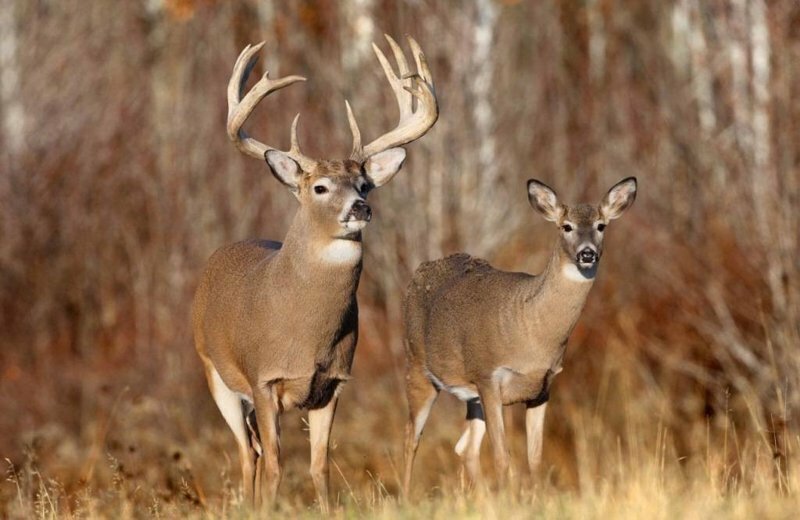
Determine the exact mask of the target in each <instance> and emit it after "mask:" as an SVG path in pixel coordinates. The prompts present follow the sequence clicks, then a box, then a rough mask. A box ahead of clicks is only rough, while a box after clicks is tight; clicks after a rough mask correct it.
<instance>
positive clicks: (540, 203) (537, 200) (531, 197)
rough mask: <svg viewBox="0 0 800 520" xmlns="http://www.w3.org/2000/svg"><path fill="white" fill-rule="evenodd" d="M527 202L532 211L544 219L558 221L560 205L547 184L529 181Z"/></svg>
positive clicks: (533, 180) (560, 210) (554, 193)
mask: <svg viewBox="0 0 800 520" xmlns="http://www.w3.org/2000/svg"><path fill="white" fill-rule="evenodd" d="M528 201H529V202H530V203H531V206H533V209H535V210H536V211H538V212H539V213H541V214H542V216H543V217H544V218H545V219H547V220H549V221H551V222H558V219H559V218H561V213H562V211H563V209H562V207H561V204H559V203H558V197H556V192H555V191H553V188H551V187H550V186H548V185H547V184H545V183H543V182H540V181H537V180H536V179H531V180H529V181H528Z"/></svg>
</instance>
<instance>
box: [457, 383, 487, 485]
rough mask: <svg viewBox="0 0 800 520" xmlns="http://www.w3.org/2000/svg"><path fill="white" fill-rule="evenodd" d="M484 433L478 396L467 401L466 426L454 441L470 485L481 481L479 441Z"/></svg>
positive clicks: (484, 422) (484, 424) (484, 426)
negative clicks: (456, 440) (459, 436)
mask: <svg viewBox="0 0 800 520" xmlns="http://www.w3.org/2000/svg"><path fill="white" fill-rule="evenodd" d="M485 433H486V421H485V419H484V415H483V407H482V406H481V401H480V399H478V398H475V399H470V400H469V401H467V426H466V428H465V429H464V433H463V434H462V435H461V438H460V439H458V442H457V443H456V448H455V451H456V453H457V454H458V456H459V457H461V460H462V461H463V463H464V468H465V469H466V471H467V477H468V479H469V484H470V485H471V486H475V485H477V484H478V483H479V482H480V481H481V443H482V442H483V435H484V434H485Z"/></svg>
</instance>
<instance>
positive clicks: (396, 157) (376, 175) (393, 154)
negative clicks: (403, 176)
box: [364, 148, 406, 188]
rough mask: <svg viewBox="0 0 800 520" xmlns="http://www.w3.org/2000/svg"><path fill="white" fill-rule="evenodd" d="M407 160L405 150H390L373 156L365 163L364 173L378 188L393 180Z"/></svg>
mask: <svg viewBox="0 0 800 520" xmlns="http://www.w3.org/2000/svg"><path fill="white" fill-rule="evenodd" d="M405 160H406V151H405V150H404V149H403V148H389V149H388V150H384V151H382V152H378V153H376V154H374V155H371V156H370V157H369V158H368V159H367V160H366V161H364V171H365V172H366V174H367V177H368V178H369V180H370V181H372V184H373V185H374V186H375V187H376V188H377V187H378V186H383V185H384V184H386V183H387V182H389V181H390V180H392V177H394V176H395V174H396V173H397V172H399V171H400V167H401V166H403V161H405Z"/></svg>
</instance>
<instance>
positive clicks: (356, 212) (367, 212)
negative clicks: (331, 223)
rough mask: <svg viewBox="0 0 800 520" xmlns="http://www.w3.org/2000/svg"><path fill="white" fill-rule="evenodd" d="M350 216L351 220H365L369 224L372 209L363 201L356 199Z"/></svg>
mask: <svg viewBox="0 0 800 520" xmlns="http://www.w3.org/2000/svg"><path fill="white" fill-rule="evenodd" d="M350 216H351V217H352V218H353V220H366V221H367V222H369V221H370V220H372V208H370V207H369V204H367V203H366V202H364V201H363V200H361V199H358V200H357V201H355V202H354V203H353V206H352V207H351V208H350Z"/></svg>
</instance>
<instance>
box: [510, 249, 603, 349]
mask: <svg viewBox="0 0 800 520" xmlns="http://www.w3.org/2000/svg"><path fill="white" fill-rule="evenodd" d="M596 272H597V266H596V265H595V267H594V269H593V270H592V271H591V272H589V273H582V272H581V271H580V270H579V269H578V268H577V267H576V266H575V264H574V263H573V262H572V260H571V259H569V258H567V257H566V255H564V254H563V253H562V252H561V251H560V249H559V248H556V250H555V251H554V252H553V254H552V256H551V257H550V261H549V262H548V264H547V267H546V268H545V270H544V272H543V273H542V274H541V275H539V276H537V277H535V278H534V279H533V280H532V281H531V283H530V284H529V286H528V287H526V288H525V291H524V307H525V309H524V313H525V315H526V320H525V321H526V322H527V323H529V324H530V325H531V326H532V330H533V331H535V334H536V335H537V337H541V336H542V335H543V334H544V335H546V336H547V337H546V338H544V339H545V343H547V344H549V345H552V346H554V347H556V348H560V346H561V345H563V344H564V343H565V342H566V341H567V338H568V337H569V335H570V333H571V332H572V329H573V328H574V327H575V324H576V323H577V321H578V318H579V317H580V314H581V311H582V310H583V306H584V304H585V303H586V298H587V296H588V295H589V290H590V289H591V288H592V285H593V284H594V279H595V275H596Z"/></svg>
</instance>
